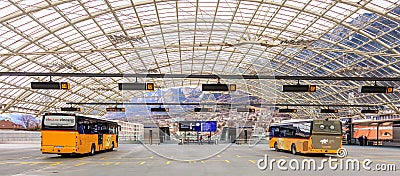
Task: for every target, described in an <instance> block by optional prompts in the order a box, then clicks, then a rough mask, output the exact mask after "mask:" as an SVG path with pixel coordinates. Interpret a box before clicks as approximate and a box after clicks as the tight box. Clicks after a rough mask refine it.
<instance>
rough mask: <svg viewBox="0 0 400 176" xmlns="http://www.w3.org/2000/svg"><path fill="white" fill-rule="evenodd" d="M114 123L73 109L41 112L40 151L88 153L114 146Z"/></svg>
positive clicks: (66, 153)
mask: <svg viewBox="0 0 400 176" xmlns="http://www.w3.org/2000/svg"><path fill="white" fill-rule="evenodd" d="M118 129H119V126H118V123H117V122H113V121H110V120H106V119H102V118H100V117H95V116H89V115H81V114H74V113H45V114H44V116H43V119H42V131H41V138H42V139H41V151H42V153H43V154H59V155H69V154H90V155H94V154H95V153H96V152H99V151H111V150H113V149H114V148H117V147H118Z"/></svg>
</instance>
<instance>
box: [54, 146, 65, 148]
mask: <svg viewBox="0 0 400 176" xmlns="http://www.w3.org/2000/svg"><path fill="white" fill-rule="evenodd" d="M55 148H64V146H55Z"/></svg>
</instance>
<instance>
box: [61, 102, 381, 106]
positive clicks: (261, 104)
mask: <svg viewBox="0 0 400 176" xmlns="http://www.w3.org/2000/svg"><path fill="white" fill-rule="evenodd" d="M66 104H69V105H146V106H152V105H154V106H161V105H191V106H196V105H199V106H203V105H220V106H232V105H250V106H265V107H266V106H327V107H374V106H379V105H375V104H363V105H362V104H357V105H346V104H287V103H282V104H269V103H265V104H264V103H198V102H191V103H131V102H126V103H98V102H93V103H91V102H88V103H82V102H68V103H66Z"/></svg>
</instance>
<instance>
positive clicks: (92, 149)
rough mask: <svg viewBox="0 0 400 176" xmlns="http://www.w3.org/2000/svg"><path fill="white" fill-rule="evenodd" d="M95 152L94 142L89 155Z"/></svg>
mask: <svg viewBox="0 0 400 176" xmlns="http://www.w3.org/2000/svg"><path fill="white" fill-rule="evenodd" d="M95 152H96V149H95V146H94V144H92V147H91V148H90V153H89V155H91V156H93V155H94V153H95Z"/></svg>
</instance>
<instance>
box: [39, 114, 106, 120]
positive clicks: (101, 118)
mask: <svg viewBox="0 0 400 176" xmlns="http://www.w3.org/2000/svg"><path fill="white" fill-rule="evenodd" d="M44 115H73V116H82V117H88V118H92V119H98V120H105V121H110V122H114V121H112V120H108V119H106V118H104V117H102V116H96V115H87V114H80V113H67V112H54V113H51V112H49V113H45V114H44Z"/></svg>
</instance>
